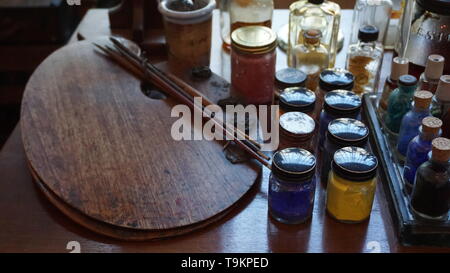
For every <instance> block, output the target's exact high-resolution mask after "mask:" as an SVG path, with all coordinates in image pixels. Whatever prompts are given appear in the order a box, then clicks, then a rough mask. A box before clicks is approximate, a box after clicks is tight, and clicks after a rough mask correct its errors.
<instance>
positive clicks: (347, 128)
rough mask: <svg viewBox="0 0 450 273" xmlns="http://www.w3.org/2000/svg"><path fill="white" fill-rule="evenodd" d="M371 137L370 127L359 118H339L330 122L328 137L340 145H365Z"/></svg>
mask: <svg viewBox="0 0 450 273" xmlns="http://www.w3.org/2000/svg"><path fill="white" fill-rule="evenodd" d="M368 138H369V128H367V126H366V125H365V124H364V123H362V122H361V121H359V120H356V119H352V118H338V119H335V120H333V121H331V122H330V123H329V124H328V131H327V139H328V140H329V141H331V142H333V143H335V144H337V145H338V146H341V147H345V146H359V147H361V146H364V145H365V144H366V143H367V140H368Z"/></svg>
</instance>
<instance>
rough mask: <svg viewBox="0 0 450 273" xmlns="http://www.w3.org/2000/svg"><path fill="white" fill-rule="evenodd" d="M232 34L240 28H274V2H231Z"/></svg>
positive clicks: (259, 0)
mask: <svg viewBox="0 0 450 273" xmlns="http://www.w3.org/2000/svg"><path fill="white" fill-rule="evenodd" d="M230 1H231V2H230V23H231V25H230V30H231V33H233V31H235V30H236V29H238V28H240V27H245V26H265V27H268V28H270V27H272V15H273V0H230Z"/></svg>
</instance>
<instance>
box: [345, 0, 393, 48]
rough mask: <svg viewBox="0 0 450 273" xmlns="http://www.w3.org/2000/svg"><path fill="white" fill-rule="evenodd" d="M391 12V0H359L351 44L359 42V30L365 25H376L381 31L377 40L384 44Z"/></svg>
mask: <svg viewBox="0 0 450 273" xmlns="http://www.w3.org/2000/svg"><path fill="white" fill-rule="evenodd" d="M391 12H392V1H391V0H357V1H356V3H355V8H354V10H353V22H352V32H351V37H350V44H356V43H358V40H359V39H358V30H359V29H360V28H361V27H362V26H364V25H372V26H375V27H376V28H377V29H378V30H379V31H380V34H379V35H378V37H377V38H376V41H378V42H379V43H381V44H384V42H385V38H386V33H387V30H388V26H389V20H390V18H391Z"/></svg>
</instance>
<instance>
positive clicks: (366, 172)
mask: <svg viewBox="0 0 450 273" xmlns="http://www.w3.org/2000/svg"><path fill="white" fill-rule="evenodd" d="M377 167H378V160H377V157H376V156H374V155H373V154H371V153H369V152H368V151H366V150H365V149H363V148H360V147H344V148H342V149H339V150H337V151H336V152H335V153H334V156H333V163H332V164H331V168H332V170H333V172H334V173H335V174H336V175H338V176H340V177H342V178H344V179H347V180H350V181H352V182H363V181H368V180H371V179H373V178H374V177H375V176H376V175H377Z"/></svg>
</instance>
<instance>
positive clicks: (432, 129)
mask: <svg viewBox="0 0 450 273" xmlns="http://www.w3.org/2000/svg"><path fill="white" fill-rule="evenodd" d="M441 126H442V121H441V120H440V119H438V118H435V117H426V118H424V119H423V120H422V126H420V128H419V135H418V136H416V137H415V138H413V140H411V142H410V143H409V145H408V151H407V152H406V161H405V167H404V168H403V179H404V180H405V186H406V190H407V192H411V190H412V186H413V184H414V178H415V177H416V171H417V168H418V167H419V166H420V165H421V164H422V163H424V162H425V161H427V160H428V153H429V152H430V151H431V141H432V140H433V139H435V138H437V137H439V136H440V135H441Z"/></svg>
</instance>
